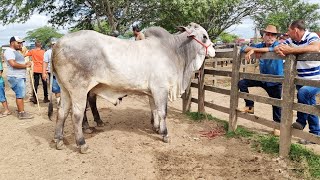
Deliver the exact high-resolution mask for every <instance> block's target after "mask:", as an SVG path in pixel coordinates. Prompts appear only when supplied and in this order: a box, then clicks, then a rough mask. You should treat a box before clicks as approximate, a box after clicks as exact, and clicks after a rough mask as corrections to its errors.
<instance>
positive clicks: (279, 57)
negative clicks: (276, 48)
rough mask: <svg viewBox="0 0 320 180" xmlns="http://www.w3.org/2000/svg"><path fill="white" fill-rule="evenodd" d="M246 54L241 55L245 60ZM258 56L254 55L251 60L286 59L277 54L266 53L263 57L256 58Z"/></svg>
mask: <svg viewBox="0 0 320 180" xmlns="http://www.w3.org/2000/svg"><path fill="white" fill-rule="evenodd" d="M245 55H246V53H241V58H242V59H244V57H245ZM255 55H256V54H252V55H251V58H252V59H285V57H282V56H279V55H278V54H277V53H274V52H266V53H261V54H260V55H261V56H257V57H256V56H255Z"/></svg>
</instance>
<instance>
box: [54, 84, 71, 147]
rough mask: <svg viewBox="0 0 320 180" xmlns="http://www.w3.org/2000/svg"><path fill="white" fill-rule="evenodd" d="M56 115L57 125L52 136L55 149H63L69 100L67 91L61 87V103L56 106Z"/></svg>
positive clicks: (69, 105)
mask: <svg viewBox="0 0 320 180" xmlns="http://www.w3.org/2000/svg"><path fill="white" fill-rule="evenodd" d="M58 106H59V108H58V115H57V123H56V128H55V134H54V141H55V142H56V148H57V149H63V147H64V144H63V129H64V123H65V120H66V119H67V117H68V114H69V111H70V107H71V100H70V96H69V93H68V91H66V90H65V89H64V88H63V87H61V101H60V103H59V104H58Z"/></svg>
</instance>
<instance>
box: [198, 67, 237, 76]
mask: <svg viewBox="0 0 320 180" xmlns="http://www.w3.org/2000/svg"><path fill="white" fill-rule="evenodd" d="M204 74H211V75H215V76H226V77H232V72H231V71H225V70H216V69H204Z"/></svg>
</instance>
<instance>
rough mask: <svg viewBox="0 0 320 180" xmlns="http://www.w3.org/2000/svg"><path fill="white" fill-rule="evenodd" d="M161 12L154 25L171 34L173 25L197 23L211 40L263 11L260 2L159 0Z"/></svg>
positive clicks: (242, 0) (254, 0) (258, 0)
mask: <svg viewBox="0 0 320 180" xmlns="http://www.w3.org/2000/svg"><path fill="white" fill-rule="evenodd" d="M160 2H161V3H162V6H163V11H162V12H161V13H160V15H159V20H158V21H156V23H155V24H157V25H160V26H162V27H165V28H166V29H168V30H171V31H173V28H174V27H175V26H176V25H184V24H186V23H188V22H197V23H199V24H201V25H202V26H203V27H204V28H205V29H207V31H208V33H209V35H210V37H211V38H213V39H215V38H216V37H218V36H219V34H220V33H222V32H223V31H225V30H226V29H228V28H229V27H230V26H232V25H235V24H241V20H243V18H245V17H248V16H249V15H253V14H255V13H256V12H259V11H260V10H262V9H263V6H262V4H261V1H260V0H251V1H247V0H172V1H168V0H162V1H160Z"/></svg>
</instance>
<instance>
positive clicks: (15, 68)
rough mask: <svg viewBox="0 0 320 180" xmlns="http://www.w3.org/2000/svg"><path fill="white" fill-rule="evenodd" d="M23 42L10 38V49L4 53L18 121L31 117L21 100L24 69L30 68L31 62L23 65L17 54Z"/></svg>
mask: <svg viewBox="0 0 320 180" xmlns="http://www.w3.org/2000/svg"><path fill="white" fill-rule="evenodd" d="M23 42H24V41H23V40H22V39H20V38H19V37H18V36H13V37H11V38H10V48H9V49H7V50H6V51H5V52H4V58H5V61H6V62H7V77H8V82H9V85H10V87H11V89H12V90H13V91H14V92H15V95H16V103H17V107H18V118H19V119H32V118H33V115H31V114H30V113H27V112H25V111H24V101H23V98H24V97H25V94H26V84H25V83H26V69H27V68H28V67H30V66H31V64H32V63H31V62H27V63H25V61H24V57H23V55H22V54H21V53H20V52H18V50H22V43H23Z"/></svg>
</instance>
